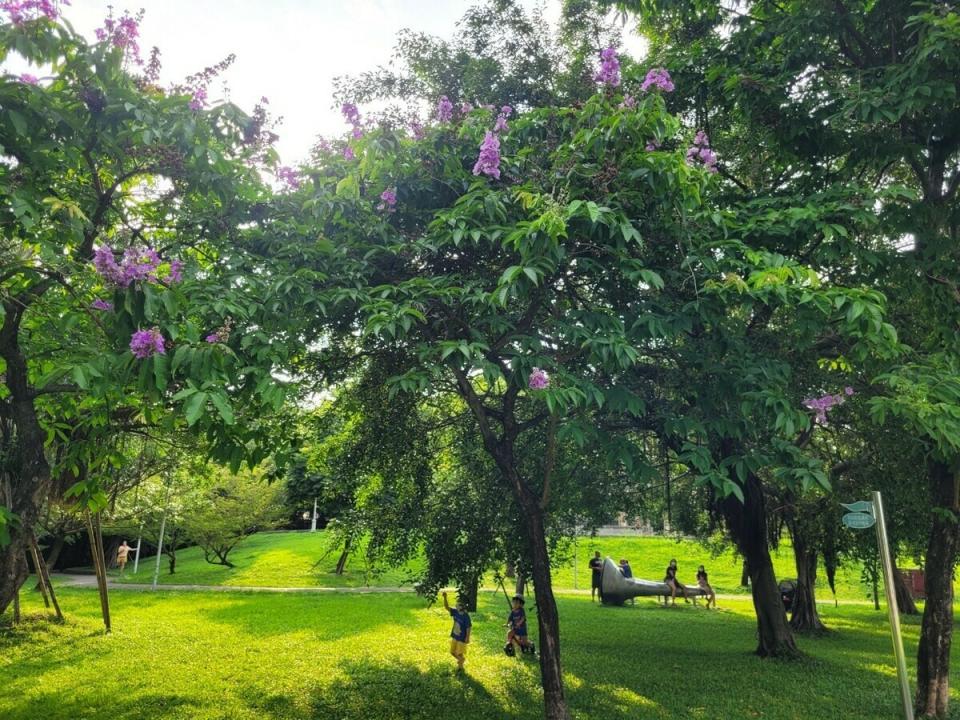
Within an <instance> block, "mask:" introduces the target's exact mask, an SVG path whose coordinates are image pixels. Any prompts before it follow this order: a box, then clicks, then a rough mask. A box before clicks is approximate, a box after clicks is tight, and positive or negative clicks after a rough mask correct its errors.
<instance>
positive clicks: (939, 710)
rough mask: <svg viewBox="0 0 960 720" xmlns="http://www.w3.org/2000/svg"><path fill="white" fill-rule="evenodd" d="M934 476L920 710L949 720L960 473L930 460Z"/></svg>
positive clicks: (920, 655) (919, 659)
mask: <svg viewBox="0 0 960 720" xmlns="http://www.w3.org/2000/svg"><path fill="white" fill-rule="evenodd" d="M929 476H930V481H931V490H932V495H933V498H932V499H933V510H934V516H933V527H932V528H931V530H930V541H929V543H928V545H927V554H926V561H927V563H926V567H925V571H926V594H927V601H926V604H925V605H924V608H923V624H922V625H921V628H920V646H919V648H918V650H917V702H916V710H917V715H919V716H921V717H936V718H945V717H947V709H948V705H949V700H950V646H951V644H952V640H953V568H954V565H955V563H956V560H957V550H958V548H960V523H958V522H957V513H958V512H960V474H958V473H957V472H954V471H953V470H952V469H951V468H950V467H948V466H947V465H945V464H944V463H940V462H931V466H930V470H929ZM945 511H947V512H945ZM951 514H952V516H951Z"/></svg>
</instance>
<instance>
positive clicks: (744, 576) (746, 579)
mask: <svg viewBox="0 0 960 720" xmlns="http://www.w3.org/2000/svg"><path fill="white" fill-rule="evenodd" d="M740 587H750V568H748V567H747V561H746V560H744V561H743V569H742V570H741V571H740Z"/></svg>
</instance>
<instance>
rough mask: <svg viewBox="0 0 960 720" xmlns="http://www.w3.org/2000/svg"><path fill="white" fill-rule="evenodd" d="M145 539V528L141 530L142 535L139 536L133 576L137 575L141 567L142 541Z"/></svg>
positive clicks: (134, 557)
mask: <svg viewBox="0 0 960 720" xmlns="http://www.w3.org/2000/svg"><path fill="white" fill-rule="evenodd" d="M142 539H143V527H141V528H140V534H139V535H137V549H136V552H135V554H134V556H133V574H134V575H136V574H137V568H139V567H140V541H141V540H142Z"/></svg>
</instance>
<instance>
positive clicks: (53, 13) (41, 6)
mask: <svg viewBox="0 0 960 720" xmlns="http://www.w3.org/2000/svg"><path fill="white" fill-rule="evenodd" d="M59 4H61V5H69V4H70V2H69V0H61V2H60V3H59ZM57 5H58V4H57V3H56V2H54V0H5V1H4V2H0V11H2V12H5V13H7V15H8V17H9V18H10V22H11V23H13V24H14V25H23V23H25V22H27V21H28V20H37V19H38V18H40V17H45V18H47V19H48V20H56V19H57V18H58V17H59V16H60V10H59V8H58V7H57Z"/></svg>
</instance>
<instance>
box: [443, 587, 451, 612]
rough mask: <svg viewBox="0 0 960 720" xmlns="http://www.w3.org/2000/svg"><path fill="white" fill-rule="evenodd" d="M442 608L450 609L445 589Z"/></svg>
mask: <svg viewBox="0 0 960 720" xmlns="http://www.w3.org/2000/svg"><path fill="white" fill-rule="evenodd" d="M443 609H444V610H446V611H447V612H449V611H450V603H449V601H448V600H447V591H446V590H444V591H443Z"/></svg>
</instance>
